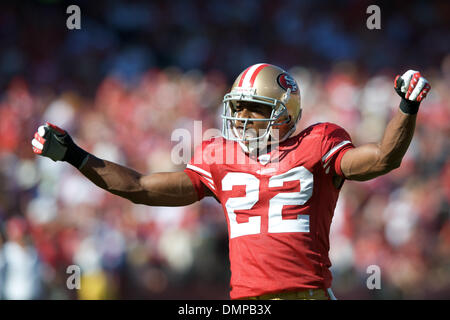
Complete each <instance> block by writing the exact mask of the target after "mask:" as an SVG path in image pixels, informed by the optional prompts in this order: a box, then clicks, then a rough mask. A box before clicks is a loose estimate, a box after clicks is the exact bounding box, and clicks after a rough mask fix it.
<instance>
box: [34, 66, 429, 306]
mask: <svg viewBox="0 0 450 320" xmlns="http://www.w3.org/2000/svg"><path fill="white" fill-rule="evenodd" d="M394 88H395V90H396V91H397V93H398V94H399V95H400V97H401V102H400V105H399V109H398V112H397V113H396V114H395V116H394V117H393V118H392V119H391V120H390V122H389V123H388V125H387V127H386V129H385V132H384V135H383V137H382V139H381V141H380V142H378V143H372V144H366V145H361V146H357V147H355V146H354V145H353V143H352V140H351V137H350V135H349V134H348V133H347V132H346V131H345V130H344V129H343V128H341V127H340V126H338V125H336V124H333V123H328V122H325V123H316V124H313V125H311V126H309V127H307V128H303V129H302V128H300V127H299V126H297V124H298V122H299V120H300V118H301V113H302V108H301V103H300V88H299V86H298V84H297V82H296V81H295V79H294V78H293V77H292V76H290V75H289V73H287V72H286V71H285V70H283V69H281V68H279V67H277V66H274V65H270V64H256V65H253V66H250V67H248V68H247V69H245V70H244V71H243V72H242V73H241V74H240V75H239V76H238V77H237V79H236V80H235V82H234V84H233V86H232V88H231V91H230V92H229V93H227V94H226V95H225V97H224V100H223V114H222V121H223V126H222V136H221V137H214V138H211V139H209V140H207V141H204V142H203V143H202V145H201V146H199V147H198V148H197V149H196V151H195V154H194V156H193V157H192V159H191V161H190V162H189V163H188V164H187V167H186V169H185V170H184V171H180V172H170V173H162V172H160V173H152V174H148V175H144V174H141V173H139V172H136V171H134V170H132V169H130V168H126V167H124V166H121V165H118V164H115V163H112V162H110V161H106V160H102V159H100V158H98V157H96V156H94V155H92V154H90V153H88V152H87V151H85V150H83V149H82V148H80V147H79V146H77V145H76V144H75V143H74V142H73V140H72V138H71V137H70V135H69V134H68V133H67V132H66V131H65V130H63V129H60V128H58V127H57V126H55V125H53V124H50V123H46V124H45V125H43V126H40V127H39V128H38V130H37V132H36V134H35V136H34V139H33V140H32V146H33V151H34V152H35V153H36V154H39V155H41V156H46V157H49V158H51V159H53V160H54V161H66V162H68V163H70V164H72V165H73V166H74V167H76V168H77V169H79V170H80V172H81V173H82V174H83V175H84V176H85V177H86V178H88V179H89V180H91V181H92V182H93V183H95V184H96V185H97V186H99V187H100V188H103V189H105V190H106V191H109V192H111V193H113V194H116V195H118V196H121V197H123V198H126V199H129V200H130V201H132V202H133V203H136V204H145V205H149V206H184V205H189V204H192V203H194V202H196V201H199V200H201V199H202V198H204V197H215V198H216V199H217V200H218V201H219V202H220V203H221V205H222V207H223V211H224V214H225V217H226V221H227V225H228V235H229V258H230V266H231V292H230V297H231V298H232V299H333V298H334V295H333V293H332V291H331V289H330V288H331V282H332V276H331V272H330V270H329V268H330V266H331V263H330V260H329V257H328V252H329V231H330V224H331V221H332V217H333V213H334V209H335V206H336V201H337V199H338V195H339V191H340V189H341V187H342V184H343V182H344V180H345V179H348V180H358V181H365V180H369V179H373V178H375V177H378V176H380V175H383V174H386V173H388V172H390V171H391V170H393V169H395V168H398V167H399V166H400V164H401V161H402V157H403V156H404V154H405V152H406V150H407V149H408V146H409V144H410V142H411V139H412V137H413V134H414V127H415V122H416V114H417V112H418V109H419V104H420V102H421V101H422V100H423V99H424V98H425V97H426V95H427V93H428V91H429V90H430V85H429V84H428V82H427V80H425V79H424V78H423V77H422V76H421V74H420V73H419V72H417V71H413V70H409V71H407V72H406V73H405V74H403V75H402V76H397V77H396V78H395V80H394ZM230 155H231V156H230ZM238 159H240V160H242V159H243V160H245V161H238Z"/></svg>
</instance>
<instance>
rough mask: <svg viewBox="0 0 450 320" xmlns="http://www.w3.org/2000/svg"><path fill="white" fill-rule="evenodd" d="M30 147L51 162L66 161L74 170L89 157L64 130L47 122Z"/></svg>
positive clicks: (37, 132) (39, 130)
mask: <svg viewBox="0 0 450 320" xmlns="http://www.w3.org/2000/svg"><path fill="white" fill-rule="evenodd" d="M31 145H32V146H33V152H34V153H35V154H38V155H41V156H44V157H48V158H50V159H52V160H53V161H67V162H69V163H70V164H72V165H73V166H75V167H76V168H80V167H81V165H82V164H83V163H84V160H85V159H86V157H87V156H88V155H89V154H88V153H87V152H86V151H84V150H83V149H81V148H80V147H78V146H77V145H76V144H75V143H74V142H73V140H72V138H71V137H70V135H69V134H68V133H67V132H66V131H65V130H63V129H61V128H59V127H57V126H55V125H54V124H51V123H49V122H47V123H46V124H45V125H42V126H40V127H39V128H38V130H37V131H36V133H35V134H34V138H33V140H32V141H31Z"/></svg>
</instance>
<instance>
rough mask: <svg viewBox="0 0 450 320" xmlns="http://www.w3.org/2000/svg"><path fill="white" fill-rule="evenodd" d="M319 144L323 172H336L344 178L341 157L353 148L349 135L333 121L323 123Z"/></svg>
mask: <svg viewBox="0 0 450 320" xmlns="http://www.w3.org/2000/svg"><path fill="white" fill-rule="evenodd" d="M323 128H324V129H323V136H322V146H321V148H322V149H321V162H322V165H323V168H324V169H325V173H327V174H328V173H330V172H332V173H336V174H337V175H339V176H341V177H343V178H345V176H344V175H343V173H342V170H341V159H342V157H343V156H344V154H345V153H346V152H347V151H348V150H350V149H352V148H354V147H355V146H354V145H353V143H352V139H351V138H350V135H349V134H348V133H347V131H345V130H344V129H343V128H342V127H340V126H338V125H336V124H334V123H325V124H324V125H323Z"/></svg>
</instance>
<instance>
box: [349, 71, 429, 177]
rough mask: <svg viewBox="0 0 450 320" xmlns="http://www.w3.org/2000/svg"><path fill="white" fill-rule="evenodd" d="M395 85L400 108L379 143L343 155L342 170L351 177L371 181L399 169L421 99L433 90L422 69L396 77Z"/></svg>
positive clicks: (412, 130) (411, 135)
mask: <svg viewBox="0 0 450 320" xmlns="http://www.w3.org/2000/svg"><path fill="white" fill-rule="evenodd" d="M394 88H395V90H396V91H397V93H398V94H399V95H400V97H401V98H402V100H401V102H400V106H399V110H398V112H397V113H396V115H395V116H394V117H393V118H392V119H391V121H390V122H389V123H388V125H387V127H386V129H385V131H384V135H383V138H382V140H381V142H379V143H372V144H366V145H362V146H360V147H357V148H353V149H351V150H349V151H348V152H347V153H345V155H344V156H343V157H342V160H341V170H342V173H343V174H344V175H345V177H346V178H347V179H349V180H360V181H364V180H369V179H372V178H375V177H378V176H380V175H383V174H386V173H388V172H389V171H391V170H393V169H395V168H398V167H399V166H400V164H401V161H402V158H403V156H404V155H405V153H406V150H408V147H409V144H410V143H411V140H412V137H413V135H414V128H415V125H416V115H417V112H418V110H419V105H420V102H421V101H422V100H423V99H424V98H425V97H426V95H427V94H428V91H429V90H430V85H429V83H428V81H427V80H426V79H425V78H423V77H422V76H421V75H420V73H419V72H417V71H413V70H409V71H407V72H406V73H405V74H403V75H402V76H401V77H400V76H397V77H396V78H395V81H394Z"/></svg>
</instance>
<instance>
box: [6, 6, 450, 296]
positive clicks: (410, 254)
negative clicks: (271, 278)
mask: <svg viewBox="0 0 450 320" xmlns="http://www.w3.org/2000/svg"><path fill="white" fill-rule="evenodd" d="M70 4H71V3H69V2H67V1H58V0H42V1H23V2H22V1H21V2H20V3H19V2H2V3H1V4H0V38H1V47H2V50H1V51H0V90H1V91H0V188H1V190H0V226H1V230H0V235H1V236H0V297H1V298H3V299H36V298H43V299H110V298H113V299H135V298H140V299H155V298H156V299H183V298H190V299H227V298H228V282H229V270H228V260H227V259H228V257H227V255H228V246H227V231H226V225H225V218H224V216H223V213H222V210H221V207H220V206H219V205H218V204H217V203H216V202H215V201H214V200H203V201H202V202H200V203H196V204H194V205H191V206H188V207H181V208H158V207H145V206H141V205H134V204H132V203H131V202H128V201H127V200H123V199H121V198H118V197H116V196H113V195H110V194H107V193H106V192H104V191H102V190H101V189H99V188H97V187H96V186H94V185H93V184H91V183H90V182H89V181H88V180H86V179H85V178H84V177H82V176H81V175H80V174H79V173H78V172H77V171H76V170H75V169H73V168H72V167H71V166H70V165H68V164H64V163H58V164H55V163H53V162H52V161H51V160H49V159H43V158H37V157H35V156H34V154H33V153H32V150H31V145H30V141H31V139H32V136H33V134H34V132H35V130H36V128H37V127H38V126H39V125H40V124H42V123H43V122H44V121H49V122H53V123H55V124H57V125H59V126H61V127H63V128H65V129H66V130H68V131H69V132H70V133H71V134H72V136H73V137H74V139H75V140H76V142H77V143H78V144H79V145H81V146H82V147H84V148H85V149H87V150H89V151H90V152H92V153H94V154H95V155H97V156H99V157H103V158H105V159H108V160H112V161H115V162H118V163H121V164H124V165H127V166H129V167H132V168H134V169H136V170H138V171H140V172H142V173H146V172H156V171H167V170H169V171H172V170H180V169H182V168H183V166H179V165H175V164H174V163H173V162H172V161H171V150H172V148H173V147H174V146H175V144H176V142H174V141H171V134H172V132H173V131H174V130H176V129H179V128H185V129H187V130H189V131H190V132H193V126H194V121H195V120H202V121H203V122H202V128H203V131H205V130H207V129H208V128H220V125H221V123H220V122H219V114H220V112H221V99H222V97H223V95H224V94H225V93H226V92H227V90H228V88H229V87H230V86H231V84H232V80H233V79H234V78H235V77H236V76H237V75H238V74H239V72H240V71H242V70H243V69H244V68H245V67H247V66H248V65H251V64H254V63H258V62H262V61H264V62H269V63H273V64H276V65H280V66H282V67H284V68H285V69H288V70H289V71H291V72H292V74H293V75H294V76H295V77H296V79H297V81H298V82H299V84H300V87H301V90H302V104H303V108H304V112H303V118H302V120H301V122H300V124H299V125H300V126H303V127H306V126H308V125H310V124H312V123H315V122H319V121H330V122H335V123H337V124H339V125H341V126H343V127H344V128H345V129H346V130H347V131H348V132H349V133H350V134H351V136H352V138H353V141H354V143H355V144H356V145H360V144H362V143H366V142H374V141H377V140H379V139H380V138H381V135H382V133H383V131H384V129H385V126H386V124H387V122H388V120H389V119H390V117H391V116H392V114H393V112H396V110H397V106H398V102H399V98H398V96H397V95H396V93H395V92H394V90H393V88H392V84H393V79H394V76H395V75H396V74H399V73H403V72H404V71H406V70H407V69H415V70H420V71H421V72H422V74H423V75H424V76H425V77H426V78H427V79H428V80H429V81H430V83H431V85H432V90H431V93H430V94H429V96H428V97H427V99H426V101H425V102H424V103H423V106H422V107H421V110H420V112H419V115H418V122H417V127H416V133H415V136H414V139H413V142H412V144H411V146H410V148H409V150H408V152H407V154H406V156H405V158H404V160H403V163H402V166H401V167H400V168H399V169H397V170H395V171H393V172H392V173H390V174H388V175H386V176H383V177H380V178H377V179H374V180H372V181H368V182H364V183H360V182H350V181H349V182H346V183H345V184H344V187H343V189H342V192H341V196H340V199H339V201H338V204H337V208H336V212H335V217H334V221H333V225H332V233H331V251H330V256H331V260H332V263H333V267H332V271H333V274H334V275H335V280H334V284H333V290H334V292H335V295H336V296H337V297H338V298H341V299H351V298H355V299H430V298H431V299H432V298H438V299H442V298H444V299H448V298H450V160H449V154H450V152H449V151H450V147H449V141H450V140H449V139H448V138H449V132H450V130H449V129H450V125H449V123H450V106H449V102H448V101H450V94H449V92H450V50H449V49H450V48H449V47H450V32H449V31H450V28H449V24H450V3H449V2H448V1H427V2H425V1H423V2H407V4H405V2H403V1H390V2H386V3H383V4H380V8H381V19H382V21H381V30H368V29H367V27H366V19H367V18H368V16H369V15H368V14H367V13H366V8H367V7H368V6H369V5H371V4H373V3H372V2H368V1H351V0H348V1H317V2H316V1H291V0H289V1H256V0H245V1H237V0H236V1H234V0H232V1H228V2H223V1H219V0H209V1H204V0H195V1H189V2H186V1H175V0H174V1H151V2H150V1H119V0H114V1H78V2H77V4H78V5H79V7H80V9H81V29H80V30H68V29H67V28H66V19H67V18H68V16H69V15H68V14H66V8H67V6H68V5H70ZM73 264H76V265H78V266H80V268H81V270H82V278H81V289H80V290H69V289H68V288H67V286H66V279H67V277H68V276H69V275H68V274H67V273H66V270H67V267H68V266H70V265H73ZM370 265H377V266H379V267H380V270H381V289H380V290H369V289H368V288H367V287H366V279H367V278H368V276H369V274H367V267H369V266H370Z"/></svg>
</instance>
